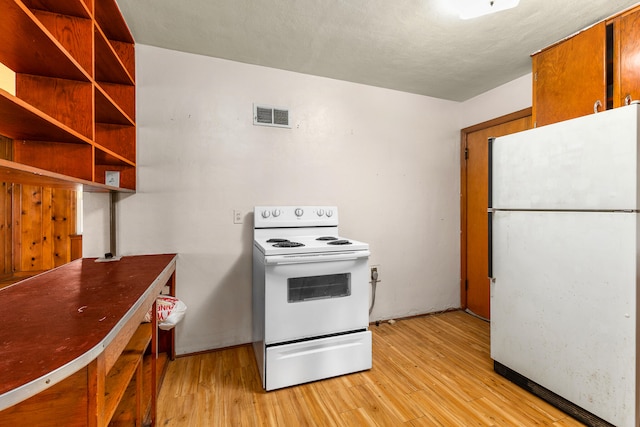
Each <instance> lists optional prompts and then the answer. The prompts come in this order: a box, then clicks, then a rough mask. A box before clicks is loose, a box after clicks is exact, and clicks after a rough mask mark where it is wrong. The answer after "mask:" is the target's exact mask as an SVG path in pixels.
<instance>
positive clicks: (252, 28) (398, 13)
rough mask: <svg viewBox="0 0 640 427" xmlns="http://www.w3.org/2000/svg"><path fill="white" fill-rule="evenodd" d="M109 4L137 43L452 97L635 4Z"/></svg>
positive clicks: (127, 0) (147, 0) (262, 0)
mask: <svg viewBox="0 0 640 427" xmlns="http://www.w3.org/2000/svg"><path fill="white" fill-rule="evenodd" d="M478 1H484V0H478ZM117 2H118V4H119V5H120V8H121V10H122V13H123V15H124V16H125V19H126V21H127V23H128V24H129V27H130V28H131V31H132V33H133V36H134V38H135V40H136V43H141V44H146V45H152V46H159V47H164V48H168V49H173V50H178V51H183V52H191V53H197V54H202V55H208V56H213V57H217V58H224V59H229V60H233V61H238V62H245V63H249V64H256V65H263V66H267V67H272V68H279V69H283V70H290V71H296V72H300V73H305V74H312V75H317V76H324V77H330V78H334V79H340V80H346V81H351V82H357V83H363V84H367V85H372V86H379V87H385V88H390V89H396V90H400V91H404V92H411V93H416V94H422V95H427V96H433V97H437V98H443V99H449V100H455V101H463V100H466V99H469V98H472V97H474V96H476V95H478V94H480V93H483V92H485V91H487V90H489V89H492V88H495V87H497V86H500V85H501V84H503V83H506V82H508V81H511V80H513V79H515V78H517V77H520V76H523V75H525V74H527V73H529V72H530V71H531V60H530V54H531V53H533V52H535V51H537V50H539V49H542V48H544V47H545V46H548V45H549V44H552V43H554V42H556V41H558V40H560V39H562V38H564V37H566V36H569V35H571V34H573V33H575V32H576V31H579V30H581V29H583V28H585V27H587V26H589V25H591V24H593V23H595V22H598V21H600V20H602V19H603V18H606V17H608V16H610V15H612V14H614V13H616V12H619V11H621V10H623V9H626V8H627V7H629V6H632V5H634V4H637V0H589V1H585V0H520V5H519V6H518V7H517V8H516V9H512V10H507V11H503V12H499V13H497V14H494V15H488V16H484V17H480V18H476V19H472V20H460V19H458V17H457V16H456V15H455V14H454V13H453V11H452V10H451V7H450V6H449V5H450V3H451V0H391V1H390V0H271V1H267V0H117Z"/></svg>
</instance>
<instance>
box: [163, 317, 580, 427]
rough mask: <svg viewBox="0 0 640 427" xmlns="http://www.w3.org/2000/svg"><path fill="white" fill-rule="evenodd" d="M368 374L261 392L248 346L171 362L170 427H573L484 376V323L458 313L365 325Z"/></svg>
mask: <svg viewBox="0 0 640 427" xmlns="http://www.w3.org/2000/svg"><path fill="white" fill-rule="evenodd" d="M372 332H373V368H372V369H371V370H370V371H365V372H361V373H355V374H351V375H345V376H341V377H337V378H332V379H327V380H323V381H317V382H313V383H309V384H304V385H300V386H295V387H289V388H285V389H281V390H276V391H272V392H268V393H267V392H265V391H263V390H262V387H261V384H260V378H259V374H258V370H257V366H256V363H255V359H254V356H253V349H252V347H251V346H250V345H244V346H239V347H235V348H231V349H226V350H220V351H215V352H211V353H204V354H199V355H194V356H189V357H183V358H178V359H177V360H176V361H175V362H172V363H170V365H169V369H168V371H167V374H166V377H165V381H164V384H163V386H162V390H161V392H160V395H159V400H158V418H157V421H158V422H157V424H158V425H162V426H165V427H170V426H230V425H237V426H414V427H418V426H447V427H448V426H471V425H477V426H531V425H546V426H581V425H582V424H580V423H579V422H577V421H575V420H574V419H572V418H571V417H569V416H568V415H566V414H565V413H563V412H561V411H559V410H558V409H556V408H554V407H552V406H551V405H548V404H547V403H545V402H543V401H542V400H540V399H539V398H538V397H536V396H533V395H531V394H529V393H528V392H526V391H524V390H522V389H521V388H519V387H518V386H516V385H514V384H513V383H511V382H509V381H508V380H506V379H504V378H503V377H501V376H499V375H498V374H496V373H495V372H494V371H493V362H492V360H491V358H490V351H489V324H488V323H486V322H484V321H482V320H480V319H478V318H476V317H473V316H471V315H468V314H466V313H464V312H461V311H455V312H449V313H445V314H438V315H431V316H424V317H417V318H412V319H407V320H400V321H398V322H396V323H395V324H394V325H390V324H388V323H382V324H381V325H380V326H379V327H375V326H373V327H372Z"/></svg>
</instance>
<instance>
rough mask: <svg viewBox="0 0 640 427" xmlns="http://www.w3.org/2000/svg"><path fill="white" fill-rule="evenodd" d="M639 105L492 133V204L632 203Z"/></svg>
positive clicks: (615, 206) (592, 206)
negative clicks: (499, 134)
mask: <svg viewBox="0 0 640 427" xmlns="http://www.w3.org/2000/svg"><path fill="white" fill-rule="evenodd" d="M639 111H640V106H639V105H630V106H628V107H623V108H616V109H613V110H609V111H606V112H603V113H598V114H594V115H590V116H585V117H580V118H578V119H574V120H568V121H565V122H560V123H556V124H552V125H549V126H543V127H540V128H536V129H531V130H528V131H524V132H520V133H516V134H512V135H508V136H504V137H500V138H496V139H495V140H494V141H493V144H492V151H493V152H492V157H493V162H492V165H491V168H492V171H491V175H492V182H491V183H490V186H491V188H492V197H493V200H492V203H493V206H492V207H493V208H494V209H545V210H636V209H638V149H637V146H638V117H639V116H638V114H639Z"/></svg>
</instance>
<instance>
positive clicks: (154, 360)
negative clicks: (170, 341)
mask: <svg viewBox="0 0 640 427" xmlns="http://www.w3.org/2000/svg"><path fill="white" fill-rule="evenodd" d="M156 304H157V303H156V302H154V303H153V307H152V308H151V310H152V311H151V312H152V313H155V314H156V315H155V316H151V319H152V320H151V381H150V383H151V384H149V386H150V387H151V416H150V418H151V426H152V427H153V426H155V425H156V414H157V409H158V408H157V406H158V316H157V313H158V311H157V307H156Z"/></svg>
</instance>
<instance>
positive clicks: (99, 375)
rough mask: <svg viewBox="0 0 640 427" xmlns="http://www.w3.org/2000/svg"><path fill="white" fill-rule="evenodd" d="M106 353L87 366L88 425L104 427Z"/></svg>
mask: <svg viewBox="0 0 640 427" xmlns="http://www.w3.org/2000/svg"><path fill="white" fill-rule="evenodd" d="M106 378H107V372H106V365H105V359H104V353H101V354H100V355H99V356H98V357H97V358H95V359H94V360H93V361H92V362H91V363H89V365H88V366H87V426H89V427H104V425H105V422H104V405H105V383H106Z"/></svg>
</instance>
